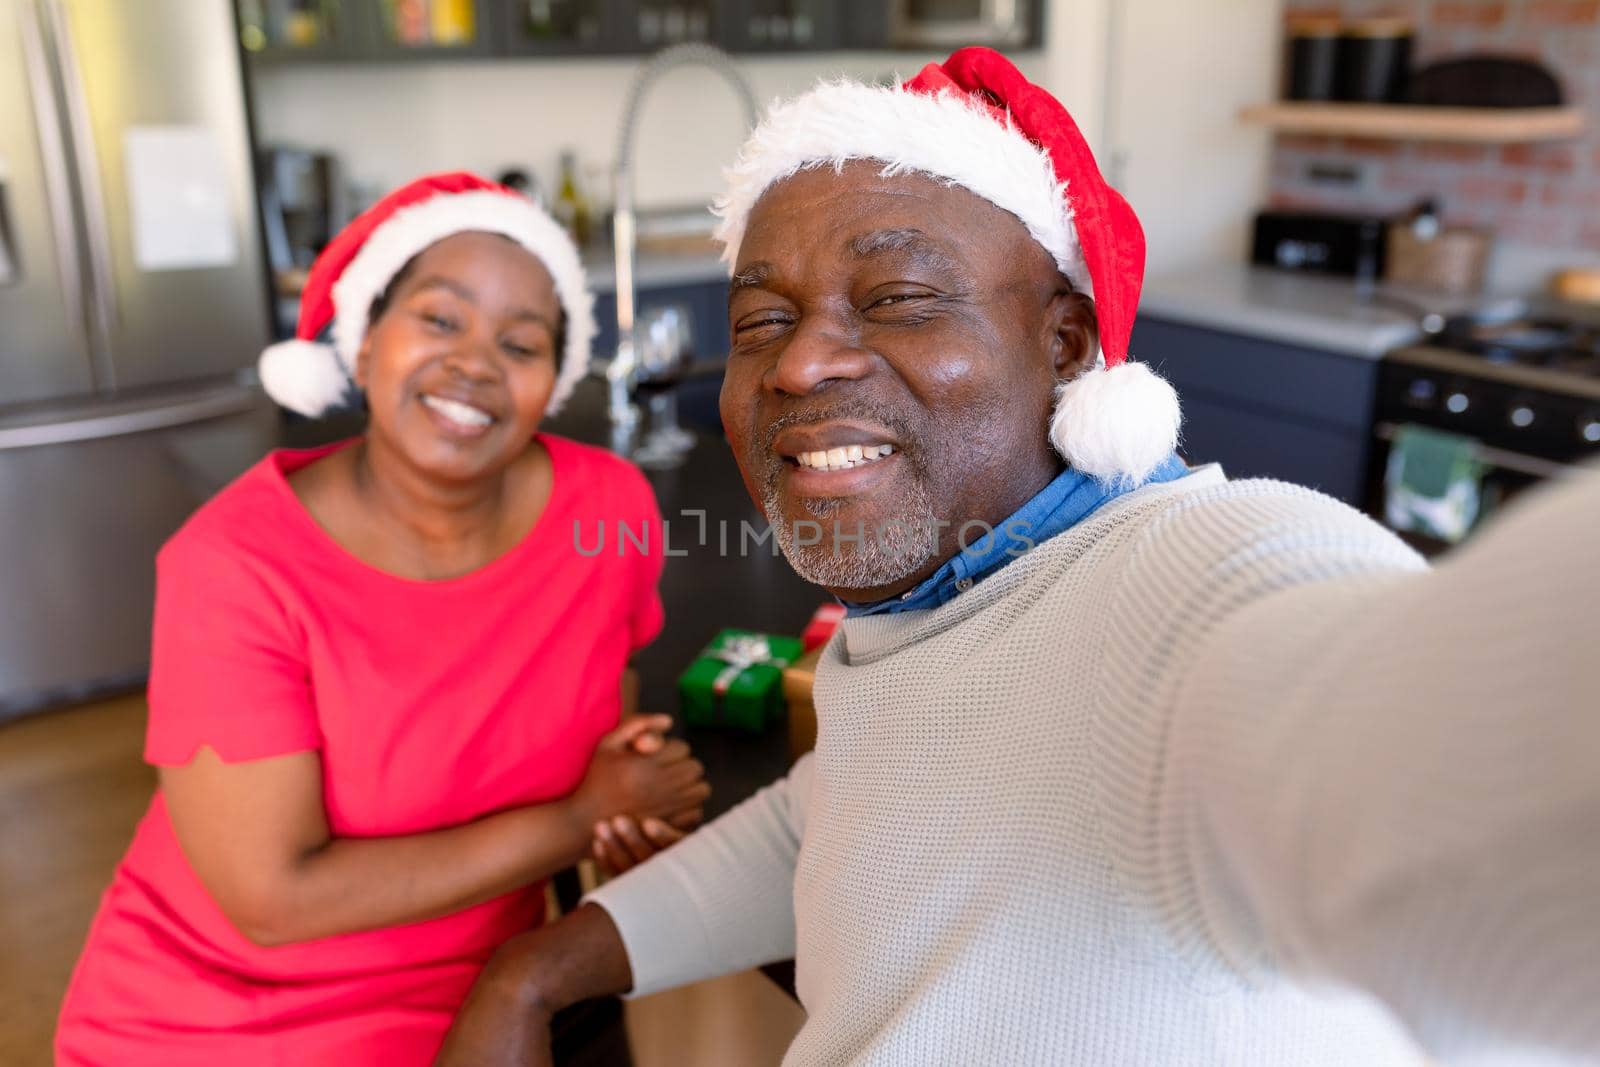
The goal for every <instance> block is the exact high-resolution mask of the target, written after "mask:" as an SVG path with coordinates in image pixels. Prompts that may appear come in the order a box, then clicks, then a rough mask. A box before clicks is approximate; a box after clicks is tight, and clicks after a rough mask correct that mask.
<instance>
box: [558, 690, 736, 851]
mask: <svg viewBox="0 0 1600 1067" xmlns="http://www.w3.org/2000/svg"><path fill="white" fill-rule="evenodd" d="M671 724H672V719H671V718H670V717H669V716H666V715H639V716H634V717H633V718H630V719H628V720H626V721H625V722H623V724H622V725H621V726H619V727H617V728H616V729H615V730H613V731H611V732H610V733H609V734H607V735H606V736H605V737H603V738H601V739H600V744H599V745H598V746H597V747H596V748H595V752H594V756H593V757H592V758H591V759H590V761H589V770H588V772H587V773H586V774H585V775H584V779H583V782H582V784H580V785H579V786H578V788H577V790H576V791H575V792H574V793H573V794H572V797H571V799H570V804H571V807H572V810H573V812H574V815H575V817H576V818H578V819H580V820H582V824H583V825H584V826H586V827H597V826H598V824H599V823H600V822H601V821H603V820H609V819H610V818H612V817H613V816H616V815H631V816H633V817H634V818H635V819H636V820H646V819H651V818H654V819H656V820H658V821H661V822H664V823H667V824H668V825H670V826H673V827H676V828H678V829H685V830H686V829H691V828H693V827H694V826H695V825H697V824H698V823H699V821H700V811H701V805H703V804H704V803H705V800H706V798H707V797H708V796H710V795H711V787H710V786H709V785H707V784H706V782H705V768H704V767H703V766H702V765H701V763H700V761H699V760H697V759H694V758H693V757H692V756H690V754H689V746H688V744H687V743H686V742H684V741H679V740H675V739H673V740H667V739H663V738H661V736H660V735H662V734H664V733H665V731H666V730H667V728H668V727H670V726H671ZM652 736H653V737H654V738H655V740H650V739H651V738H652ZM652 750H653V751H652Z"/></svg>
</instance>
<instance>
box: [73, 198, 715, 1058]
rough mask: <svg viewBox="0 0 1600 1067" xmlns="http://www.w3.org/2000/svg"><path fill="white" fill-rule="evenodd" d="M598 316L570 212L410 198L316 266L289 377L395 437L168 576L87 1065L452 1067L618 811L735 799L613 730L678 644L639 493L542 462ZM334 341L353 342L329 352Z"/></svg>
mask: <svg viewBox="0 0 1600 1067" xmlns="http://www.w3.org/2000/svg"><path fill="white" fill-rule="evenodd" d="M590 306H591V299H590V296H589V294H588V292H587V291H586V289H585V286H584V278H583V272H582V269H581V267H580V265H579V260H578V255H577V251H576V249H575V248H574V247H573V245H572V243H571V241H570V240H568V238H567V237H566V235H565V234H564V233H563V232H562V231H561V230H560V228H559V227H558V226H557V225H556V224H555V223H554V222H553V221H552V220H551V219H550V218H549V216H547V215H546V214H545V213H544V212H543V211H541V210H540V209H539V208H538V207H536V206H535V205H534V204H532V203H531V202H529V201H527V200H526V199H523V198H521V197H519V196H517V195H516V194H514V193H512V192H511V191H510V190H507V189H504V188H502V187H499V186H495V185H493V184H491V183H489V182H486V181H484V180H482V179H480V178H476V177H474V176H472V175H466V174H448V175H436V176H433V177H429V178H424V179H420V180H418V181H416V182H413V183H411V184H409V185H407V186H405V187H403V188H401V189H399V190H397V191H395V192H394V193H392V194H390V195H389V196H388V197H386V198H384V199H383V200H382V201H380V202H379V203H378V204H376V205H375V206H374V207H373V208H372V209H370V210H369V211H367V212H366V213H365V214H363V215H362V216H361V217H359V218H358V219H356V220H355V221H354V222H353V223H351V225H350V226H349V227H348V228H347V229H346V230H345V231H344V232H342V233H341V234H340V235H339V236H338V237H337V238H335V240H334V241H333V242H332V243H331V244H330V245H329V247H328V248H327V250H326V251H324V253H323V254H322V256H321V257H319V259H318V261H317V263H316V264H315V265H314V266H313V268H312V271H311V275H310V278H309V282H308V286H307V290H306V293H305V296H304V303H303V309H302V315H301V320H300V328H299V330H298V338H297V339H296V340H294V341H290V342H286V343H284V344H282V345H278V346H274V348H272V349H269V350H268V352H267V353H266V355H265V356H264V357H263V361H262V379H263V382H264V384H265V385H266V387H267V389H268V391H269V392H270V393H271V394H272V395H273V396H274V398H276V399H277V400H279V402H280V403H283V404H285V405H286V406H288V407H291V408H293V409H296V410H298V411H300V412H302V413H308V414H315V413H318V412H320V411H322V410H323V409H325V408H326V407H327V406H329V405H330V404H331V403H332V402H334V401H336V400H337V399H338V398H339V397H340V396H341V395H342V394H343V393H344V391H345V389H346V387H347V384H348V383H349V382H353V383H354V384H355V385H356V386H358V387H359V388H360V389H361V390H362V391H363V392H364V393H365V397H366V403H367V407H368V410H369V413H370V418H369V425H368V429H367V431H366V433H365V434H364V435H363V436H361V437H358V438H356V439H354V440H351V441H346V442H342V443H339V444H335V445H332V446H329V447H325V448H320V449H315V450H311V451H279V452H275V453H273V454H272V455H270V456H268V457H267V458H266V459H265V460H263V461H262V462H261V463H259V464H258V465H256V466H255V467H254V468H252V469H251V470H250V471H248V472H247V473H245V474H244V475H243V476H242V477H241V478H240V479H239V480H238V481H236V482H235V483H233V484H232V485H230V486H229V487H227V488H226V489H224V490H223V491H222V492H221V493H220V494H219V495H218V496H217V497H216V498H215V499H213V500H211V501H210V502H209V503H208V504H206V505H205V506H204V507H203V508H201V509H200V511H199V512H197V513H196V515H195V516H194V517H193V518H192V519H191V520H190V521H189V522H188V523H187V524H186V525H185V526H184V528H183V529H182V530H180V531H179V532H178V533H177V534H176V535H175V536H174V537H173V539H172V540H171V541H170V542H169V543H168V544H167V545H166V546H165V548H164V549H163V550H162V552H161V554H160V558H159V561H158V588H157V594H156V610H155V638H154V649H153V662H152V669H151V679H150V691H149V703H150V724H149V734H148V739H147V745H146V751H145V755H146V758H147V759H148V760H149V762H151V763H153V764H154V765H156V766H157V767H158V768H159V771H160V782H161V784H160V789H159V790H158V792H157V794H156V796H155V798H154V799H153V800H152V802H151V805H150V808H149V811H148V813H147V814H146V815H145V817H144V819H143V820H142V822H141V823H140V825H139V828H138V830H137V832H136V834H135V837H134V841H133V843H132V845H131V847H130V848H129V851H128V853H127V856H126V857H125V859H124V860H123V862H122V863H121V865H120V866H119V867H118V869H117V872H116V875H115V877H114V880H113V882H112V884H111V887H110V889H109V890H108V891H107V893H106V895H105V898H104V900H103V902H102V905H101V908H100V911H99V914H98V916H97V917H96V919H95V922H94V925H93V927H92V929H91V932H90V934H89V939H88V943H87V945H86V947H85V949H84V953H83V956H82V959H81V960H80V962H79V965H78V968H77V971H76V973H75V975H74V978H73V982H72V985H71V987H70V989H69V991H68V995H67V998H66V1002H65V1005H64V1007H63V1011H62V1018H61V1024H60V1028H59V1032H58V1036H57V1056H58V1062H59V1063H60V1064H63V1065H73V1067H78V1065H89V1064H93V1065H116V1067H141V1065H150V1067H154V1065H157V1064H159V1065H161V1067H189V1065H193V1067H200V1065H205V1067H214V1065H216V1064H221V1063H226V1064H229V1065H231V1067H254V1065H260V1067H265V1065H268V1064H273V1065H276V1064H295V1065H296V1067H314V1065H338V1067H360V1065H364V1064H384V1065H385V1067H404V1065H407V1064H415V1065H420V1064H424V1063H427V1062H428V1061H429V1060H430V1059H431V1058H432V1057H433V1055H434V1052H435V1051H436V1049H437V1047H438V1045H439V1043H440V1041H441V1040H442V1039H443V1036H444V1033H445V1030H446V1029H447V1027H448V1026H449V1025H450V1021H451V1019H452V1017H453V1015H454V1013H455V1011H456V1009H457V1007H458V1006H459V1005H460V1003H461V1001H462V999H463V998H464V997H465V996H466V993H467V990H468V989H469V988H470V987H471V985H472V982H473V979H474V977H475V976H476V975H477V973H478V971H479V969H480V967H481V966H482V964H483V963H484V961H485V960H486V959H487V958H488V956H489V955H490V953H492V952H493V951H494V949H495V948H496V946H498V945H499V944H500V943H501V942H503V941H504V940H506V939H507V938H508V937H510V936H512V935H513V934H515V933H517V932H519V931H521V930H525V929H527V928H528V927H530V926H533V925H537V924H538V923H539V922H540V921H541V919H542V917H543V913H544V901H545V896H544V892H543V885H544V880H545V879H546V878H547V877H548V876H549V875H551V874H552V873H554V872H556V871H558V870H560V869H562V868H564V867H566V866H568V865H570V864H572V863H573V862H574V861H575V860H577V859H578V858H579V857H580V856H582V855H584V854H585V853H587V852H588V851H589V850H590V849H591V846H592V842H593V840H594V833H595V827H596V826H597V824H600V823H602V822H603V821H604V820H607V819H610V818H612V817H614V816H623V815H626V816H628V817H630V818H633V819H637V820H643V821H644V822H645V823H647V824H648V825H649V826H651V827H653V828H655V829H656V830H658V831H659V832H661V833H662V834H663V835H664V836H670V835H671V833H672V832H674V831H672V829H671V828H672V827H677V828H679V829H683V828H687V827H689V826H692V825H693V824H694V823H695V822H696V821H697V820H698V818H699V809H700V805H701V803H702V801H703V800H704V798H705V795H706V793H707V788H706V786H705V784H704V782H703V780H702V772H701V767H700V765H699V764H698V763H697V762H696V761H694V760H693V759H692V758H691V757H690V756H689V753H688V749H687V746H685V745H684V744H683V743H682V742H677V741H672V742H669V741H666V740H665V739H664V738H663V737H662V736H661V734H662V732H663V731H664V730H665V728H666V727H667V725H668V721H667V720H665V719H664V718H663V717H660V716H641V717H637V718H632V719H629V720H627V721H626V722H622V723H621V724H620V725H619V716H620V710H621V687H622V676H623V672H624V670H625V667H626V663H627V660H628V657H629V655H630V654H631V653H632V652H633V651H634V650H636V649H638V648H639V647H640V646H641V645H643V644H645V643H646V642H648V641H649V640H651V639H652V638H653V637H654V636H655V634H656V632H657V631H658V630H659V629H660V626H661V623H662V611H661V604H660V600H659V598H658V596H657V593H656V583H657V579H658V577H659V574H660V568H661V558H660V555H659V549H660V544H659V539H655V544H656V551H655V552H653V553H651V552H634V553H631V554H628V555H621V556H619V555H615V554H606V555H599V556H593V555H591V556H585V555H583V554H582V553H580V552H578V551H576V550H575V546H574V542H573V537H572V531H573V529H574V528H575V523H577V522H578V521H580V520H581V521H584V522H594V521H596V520H600V521H606V522H627V523H629V524H631V525H632V526H633V527H634V528H638V526H639V524H641V523H647V522H656V521H658V517H657V514H656V508H655V502H654V498H653V496H652V494H651V492H650V489H649V487H648V485H647V484H646V482H645V481H644V479H643V477H642V476H640V475H639V473H638V472H637V471H636V470H634V469H633V468H631V467H629V466H627V465H626V464H625V463H623V462H622V461H620V460H618V459H616V458H615V457H613V456H611V455H610V454H609V453H606V452H603V451H600V450H597V449H592V448H588V447H585V446H583V445H579V444H576V443H574V442H571V441H567V440H563V439H561V438H559V437H554V436H551V435H549V434H543V433H540V432H538V426H539V423H540V420H541V419H542V418H543V417H544V415H545V414H546V413H547V412H548V411H551V410H553V409H555V408H557V407H558V406H559V405H560V404H561V402H562V401H563V400H564V399H565V398H566V396H567V395H568V394H569V393H570V392H571V390H572V388H573V387H574V385H575V384H576V383H577V381H578V380H579V379H580V378H581V376H582V375H583V373H584V369H585V364H586V362H587V357H588V349H589V345H590V342H591V339H592V337H593V331H594V326H593V317H592V314H591V311H590ZM330 325H331V334H332V344H331V346H328V345H323V344H319V343H317V338H318V337H319V335H321V334H322V333H323V332H324V331H325V329H326V328H327V327H329V326H330Z"/></svg>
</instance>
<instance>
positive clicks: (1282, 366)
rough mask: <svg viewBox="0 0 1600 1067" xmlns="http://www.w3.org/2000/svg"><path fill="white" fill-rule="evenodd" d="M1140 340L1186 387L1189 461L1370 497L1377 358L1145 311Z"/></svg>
mask: <svg viewBox="0 0 1600 1067" xmlns="http://www.w3.org/2000/svg"><path fill="white" fill-rule="evenodd" d="M1132 349H1133V351H1134V352H1136V353H1138V357H1139V359H1141V360H1144V361H1146V362H1148V363H1149V364H1150V365H1151V367H1152V368H1154V369H1155V370H1156V371H1157V372H1158V373H1160V374H1161V375H1162V376H1163V377H1165V378H1166V379H1167V380H1168V381H1170V382H1171V383H1172V384H1173V386H1174V387H1175V388H1176V389H1177V390H1178V397H1179V399H1180V400H1181V402H1182V404H1183V440H1182V444H1181V445H1180V446H1179V451H1180V452H1182V454H1183V456H1184V458H1185V459H1186V460H1188V461H1189V462H1190V463H1191V464H1197V463H1220V464H1222V469H1223V471H1225V472H1226V473H1227V475H1228V477H1230V478H1278V479H1281V480H1283V481H1286V482H1293V483H1295V484H1296V485H1305V486H1310V487H1311V488H1313V489H1319V490H1321V491H1322V492H1324V493H1327V494H1328V495H1329V496H1333V497H1337V498H1338V499H1340V500H1343V501H1344V502H1345V503H1347V504H1351V505H1353V506H1355V507H1360V506H1361V505H1362V503H1363V502H1364V497H1365V482H1366V476H1367V454H1368V448H1369V442H1370V440H1371V435H1372V405H1373V400H1374V397H1375V393H1376V389H1377V377H1378V362H1377V360H1373V359H1364V358H1360V357H1357V356H1347V355H1341V354H1338V353H1333V352H1322V351H1318V350H1315V349H1310V348H1303V347H1300V346H1297V345H1292V344H1286V343H1282V342H1276V341H1266V340H1261V339H1259V338H1255V337H1244V336H1241V335H1238V334H1231V333H1224V332H1221V331H1217V330H1211V329H1205V328H1202V327H1198V326H1189V325H1186V324H1182V323H1176V322H1169V321H1166V320H1162V319H1156V318H1149V317H1143V316H1141V317H1140V319H1139V320H1138V322H1137V323H1136V324H1135V326H1134V330H1133V345H1132Z"/></svg>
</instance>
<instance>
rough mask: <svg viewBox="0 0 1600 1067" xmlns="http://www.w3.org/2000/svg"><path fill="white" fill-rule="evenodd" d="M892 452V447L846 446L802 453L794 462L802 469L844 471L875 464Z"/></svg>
mask: <svg viewBox="0 0 1600 1067" xmlns="http://www.w3.org/2000/svg"><path fill="white" fill-rule="evenodd" d="M893 451H894V445H846V446H845V447H843V448H828V449H822V450H820V451H816V452H802V453H800V454H799V455H798V456H796V457H795V460H796V461H797V462H798V463H799V464H800V466H802V467H806V468H808V469H810V470H817V471H846V470H849V469H850V468H851V467H860V466H864V465H865V464H868V463H875V462H877V461H878V460H880V459H882V458H883V457H884V456H887V455H888V454H889V453H891V452H893Z"/></svg>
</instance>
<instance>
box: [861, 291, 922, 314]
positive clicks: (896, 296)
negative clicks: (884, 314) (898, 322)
mask: <svg viewBox="0 0 1600 1067" xmlns="http://www.w3.org/2000/svg"><path fill="white" fill-rule="evenodd" d="M927 299H928V294H927V293H890V294H889V295H888V296H882V297H879V298H878V299H876V300H874V301H873V302H872V303H871V304H869V305H868V310H869V311H870V310H871V309H873V308H892V307H899V306H903V305H906V304H911V303H915V302H917V301H920V300H927Z"/></svg>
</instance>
